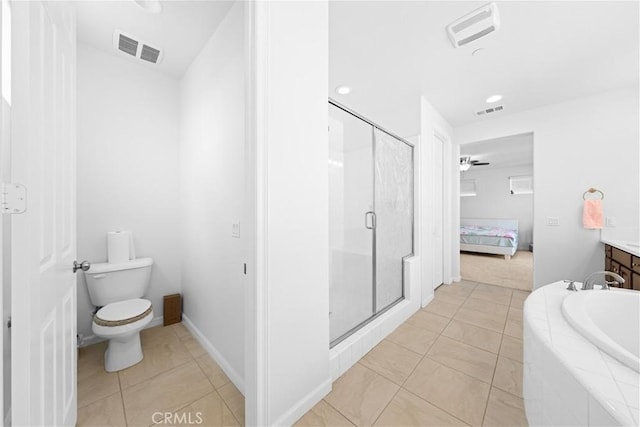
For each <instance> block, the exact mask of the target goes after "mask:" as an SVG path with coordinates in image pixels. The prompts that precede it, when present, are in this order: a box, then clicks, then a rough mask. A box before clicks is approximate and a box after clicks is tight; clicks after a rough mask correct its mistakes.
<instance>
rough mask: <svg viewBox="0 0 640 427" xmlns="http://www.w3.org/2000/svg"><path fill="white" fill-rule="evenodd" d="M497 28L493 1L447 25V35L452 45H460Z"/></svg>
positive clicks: (498, 20)
mask: <svg viewBox="0 0 640 427" xmlns="http://www.w3.org/2000/svg"><path fill="white" fill-rule="evenodd" d="M499 28H500V16H499V15H498V6H497V5H496V4H495V3H489V4H487V5H484V6H482V7H481V8H479V9H476V10H474V11H473V12H471V13H468V14H466V15H465V16H463V17H462V18H459V19H456V20H455V21H453V22H452V23H451V24H449V25H447V35H448V36H449V40H451V43H452V44H453V47H461V46H464V45H466V44H469V43H471V42H472V41H475V40H478V39H480V38H482V37H484V36H486V35H487V34H491V33H493V32H494V31H497V30H498V29H499Z"/></svg>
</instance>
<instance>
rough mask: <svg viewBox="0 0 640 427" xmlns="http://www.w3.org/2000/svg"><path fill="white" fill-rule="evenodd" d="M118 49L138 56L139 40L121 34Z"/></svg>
mask: <svg viewBox="0 0 640 427" xmlns="http://www.w3.org/2000/svg"><path fill="white" fill-rule="evenodd" d="M118 49H120V50H121V51H123V52H124V53H128V54H129V55H132V56H136V53H137V52H138V42H137V41H135V40H134V39H131V38H129V37H127V36H124V35H122V34H120V38H119V39H118Z"/></svg>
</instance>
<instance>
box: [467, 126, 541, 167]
mask: <svg viewBox="0 0 640 427" xmlns="http://www.w3.org/2000/svg"><path fill="white" fill-rule="evenodd" d="M460 155H461V156H471V160H478V161H481V162H489V163H491V164H490V165H487V166H472V167H471V169H476V168H477V169H482V170H487V169H497V168H506V167H513V166H530V165H532V164H533V134H531V133H524V134H520V135H513V136H507V137H504V138H495V139H490V140H486V141H480V142H474V143H471V144H463V145H461V146H460Z"/></svg>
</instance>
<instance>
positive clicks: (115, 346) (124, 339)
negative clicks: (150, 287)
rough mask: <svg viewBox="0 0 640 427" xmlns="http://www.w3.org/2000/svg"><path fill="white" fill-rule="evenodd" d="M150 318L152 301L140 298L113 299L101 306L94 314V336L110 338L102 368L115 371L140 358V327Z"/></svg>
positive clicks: (130, 364)
mask: <svg viewBox="0 0 640 427" xmlns="http://www.w3.org/2000/svg"><path fill="white" fill-rule="evenodd" d="M152 319H153V307H152V306H151V301H149V300H146V299H141V298H135V299H129V300H125V301H120V302H115V303H112V304H108V305H106V306H104V307H102V308H101V309H100V310H98V312H97V313H96V314H95V316H94V318H93V325H92V326H91V329H92V330H93V333H94V334H96V336H98V337H101V338H105V339H107V340H109V345H108V346H107V350H106V352H105V354H104V368H105V370H106V371H107V372H116V371H120V370H122V369H125V368H128V367H130V366H133V365H135V364H136V363H138V362H140V361H141V360H142V357H143V356H142V345H141V343H140V331H141V330H142V329H144V328H145V327H146V326H147V325H148V324H149V322H151V320H152Z"/></svg>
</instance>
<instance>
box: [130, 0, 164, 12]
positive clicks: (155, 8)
mask: <svg viewBox="0 0 640 427" xmlns="http://www.w3.org/2000/svg"><path fill="white" fill-rule="evenodd" d="M133 2H134V3H135V4H137V5H138V6H140V8H141V9H143V10H144V11H145V12H149V13H160V12H162V4H160V0H133Z"/></svg>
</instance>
